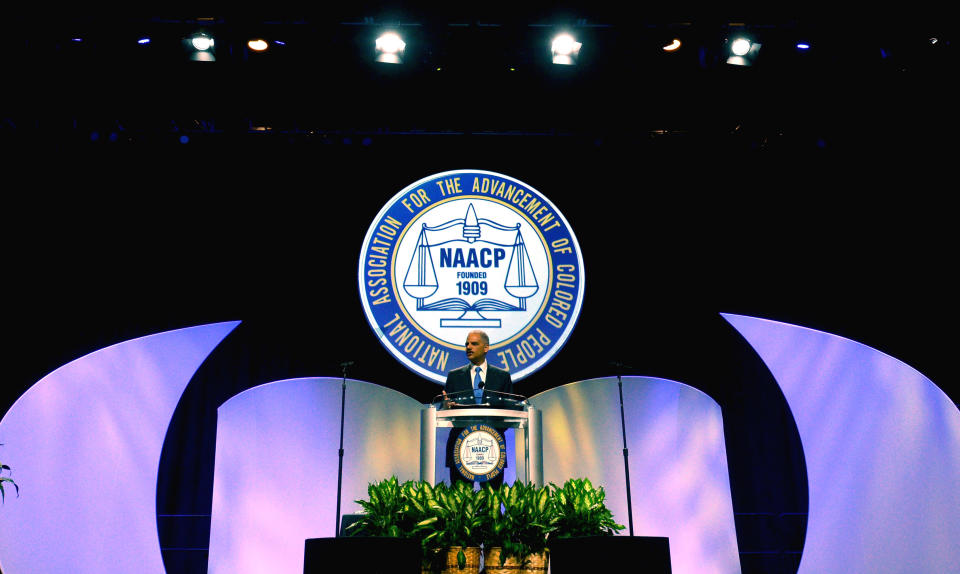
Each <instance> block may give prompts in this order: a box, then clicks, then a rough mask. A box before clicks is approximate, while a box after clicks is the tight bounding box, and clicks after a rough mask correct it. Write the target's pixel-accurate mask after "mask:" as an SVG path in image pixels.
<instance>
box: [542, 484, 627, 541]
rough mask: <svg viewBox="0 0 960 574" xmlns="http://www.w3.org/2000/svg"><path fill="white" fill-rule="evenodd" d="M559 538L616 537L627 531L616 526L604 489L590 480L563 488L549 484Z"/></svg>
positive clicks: (556, 533)
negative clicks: (619, 532) (596, 486)
mask: <svg viewBox="0 0 960 574" xmlns="http://www.w3.org/2000/svg"><path fill="white" fill-rule="evenodd" d="M550 488H551V496H552V498H553V506H554V508H553V511H554V518H555V523H554V526H555V531H554V532H555V535H556V537H557V538H573V537H578V536H613V535H614V534H616V533H617V531H618V530H623V529H624V528H625V527H624V525H622V524H617V522H616V521H615V520H614V519H613V513H612V512H611V511H610V509H609V508H607V506H606V502H605V499H606V493H605V492H604V490H603V487H602V486H601V487H599V488H594V486H593V484H592V483H591V482H590V480H589V479H587V478H572V479H570V480H568V481H566V482H565V483H564V484H563V486H562V487H559V486H557V485H556V484H554V483H550Z"/></svg>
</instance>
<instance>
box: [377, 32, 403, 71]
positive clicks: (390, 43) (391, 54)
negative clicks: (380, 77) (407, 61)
mask: <svg viewBox="0 0 960 574" xmlns="http://www.w3.org/2000/svg"><path fill="white" fill-rule="evenodd" d="M406 48H407V44H406V42H404V41H403V39H402V38H401V37H400V36H399V35H397V34H396V33H395V32H387V33H385V34H383V35H382V36H380V37H379V38H377V42H376V50H377V61H378V62H383V63H385V64H400V63H403V51H404V50H405V49H406Z"/></svg>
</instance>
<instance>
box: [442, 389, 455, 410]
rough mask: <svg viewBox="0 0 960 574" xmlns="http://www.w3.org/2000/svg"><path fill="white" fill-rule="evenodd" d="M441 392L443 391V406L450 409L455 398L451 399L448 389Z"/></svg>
mask: <svg viewBox="0 0 960 574" xmlns="http://www.w3.org/2000/svg"><path fill="white" fill-rule="evenodd" d="M441 392H442V393H443V408H445V409H449V408H450V407H451V406H453V400H451V399H450V397H448V396H447V391H446V390H444V391H441Z"/></svg>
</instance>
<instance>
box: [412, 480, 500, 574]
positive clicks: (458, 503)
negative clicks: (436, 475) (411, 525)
mask: <svg viewBox="0 0 960 574" xmlns="http://www.w3.org/2000/svg"><path fill="white" fill-rule="evenodd" d="M433 494H434V496H433V499H432V500H431V501H430V502H429V506H428V518H426V519H424V520H422V521H420V522H419V523H418V524H417V526H416V529H415V530H416V533H417V534H418V537H419V538H420V543H421V546H422V548H423V549H424V551H425V552H427V553H429V552H430V551H431V550H434V551H439V550H442V549H445V548H456V547H459V548H461V550H459V551H458V553H457V564H458V566H459V567H460V568H463V567H464V566H465V564H466V560H467V557H466V555H465V554H464V552H463V550H462V548H466V547H479V546H480V544H481V543H482V542H483V528H482V527H481V526H482V524H483V520H484V518H483V515H484V514H485V510H486V507H487V505H488V504H489V502H490V500H489V494H488V493H487V491H484V490H479V491H475V490H474V489H473V486H472V485H471V484H467V483H463V482H458V483H456V484H454V485H453V486H447V484H446V483H442V482H441V483H439V484H437V485H436V487H434V489H433Z"/></svg>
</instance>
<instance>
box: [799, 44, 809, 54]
mask: <svg viewBox="0 0 960 574" xmlns="http://www.w3.org/2000/svg"><path fill="white" fill-rule="evenodd" d="M797 49H798V50H800V51H801V52H806V51H807V50H809V49H810V44H808V43H806V42H797Z"/></svg>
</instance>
